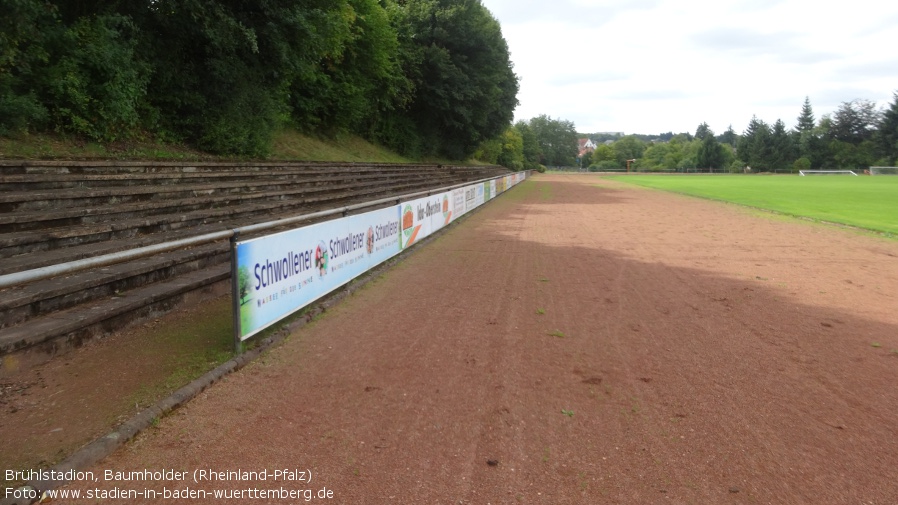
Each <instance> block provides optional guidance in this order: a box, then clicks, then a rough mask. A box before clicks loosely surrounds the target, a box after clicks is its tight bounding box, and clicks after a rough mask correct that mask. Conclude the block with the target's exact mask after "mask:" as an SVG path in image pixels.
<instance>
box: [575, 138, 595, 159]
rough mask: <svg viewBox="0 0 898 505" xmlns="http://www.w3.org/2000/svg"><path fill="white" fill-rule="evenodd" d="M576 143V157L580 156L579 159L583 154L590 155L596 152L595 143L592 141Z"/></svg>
mask: <svg viewBox="0 0 898 505" xmlns="http://www.w3.org/2000/svg"><path fill="white" fill-rule="evenodd" d="M577 142H578V144H579V151H578V152H579V154H578V156H580V157H581V158H582V157H583V155H584V154H586V153H591V152H593V151H595V150H596V143H595V142H593V141H592V139H579V140H578V141H577Z"/></svg>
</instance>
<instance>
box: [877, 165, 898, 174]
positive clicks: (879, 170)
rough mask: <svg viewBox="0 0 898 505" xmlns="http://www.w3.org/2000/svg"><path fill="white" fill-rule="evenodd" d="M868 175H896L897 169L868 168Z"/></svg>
mask: <svg viewBox="0 0 898 505" xmlns="http://www.w3.org/2000/svg"><path fill="white" fill-rule="evenodd" d="M870 175H898V167H870Z"/></svg>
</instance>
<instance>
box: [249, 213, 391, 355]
mask: <svg viewBox="0 0 898 505" xmlns="http://www.w3.org/2000/svg"><path fill="white" fill-rule="evenodd" d="M399 236H400V222H399V206H395V207H389V208H387V209H382V210H376V211H373V212H367V213H365V214H359V215H357V216H349V217H344V218H342V219H337V220H334V221H328V222H325V223H319V224H314V225H311V226H306V227H304V228H299V229H296V230H290V231H286V232H282V233H277V234H274V235H269V236H267V237H262V238H258V239H253V240H248V241H245V242H238V243H237V250H236V254H237V293H238V297H239V307H240V333H239V337H240V340H245V339H247V338H249V337H250V336H252V335H253V334H255V333H257V332H259V331H261V330H263V329H265V328H266V327H268V326H270V325H271V324H273V323H275V322H277V321H278V320H280V319H282V318H284V317H286V316H288V315H290V314H292V313H293V312H295V311H297V310H299V309H300V308H302V307H304V306H306V305H308V304H309V303H311V302H313V301H315V300H317V299H318V298H321V297H322V296H324V295H326V294H327V293H330V292H331V291H333V290H334V289H336V288H338V287H340V286H342V285H344V284H346V283H347V282H349V281H350V280H352V279H353V278H355V277H357V276H359V275H361V274H362V273H364V272H365V271H367V270H369V269H370V268H372V267H374V266H376V265H378V264H379V263H381V262H383V261H386V260H387V259H389V258H391V257H393V256H395V255H396V254H398V253H399V250H400V249H399Z"/></svg>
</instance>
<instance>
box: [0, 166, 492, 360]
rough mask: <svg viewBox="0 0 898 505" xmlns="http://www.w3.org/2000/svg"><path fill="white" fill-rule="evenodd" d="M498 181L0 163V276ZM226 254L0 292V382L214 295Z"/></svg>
mask: <svg viewBox="0 0 898 505" xmlns="http://www.w3.org/2000/svg"><path fill="white" fill-rule="evenodd" d="M501 173H507V172H505V171H504V169H501V168H499V167H436V166H432V165H428V166H425V165H396V164H352V163H263V164H222V163H197V164H178V163H161V164H158V163H116V162H105V163H91V162H50V163H46V162H26V163H22V162H18V163H16V162H7V161H0V259H2V261H0V275H5V274H9V273H14V272H19V271H25V270H30V269H34V268H39V267H43V266H50V265H55V264H59V263H63V262H67V261H73V260H77V259H84V258H90V257H96V256H101V255H105V254H110V253H114V252H120V251H125V250H130V249H135V248H138V247H143V246H146V245H152V244H158V243H162V242H168V241H173V240H178V239H182V238H187V237H192V236H198V235H203V234H207V233H212V232H216V231H221V230H226V229H233V228H237V227H241V226H246V225H250V224H257V223H261V222H265V221H273V220H277V219H282V218H286V217H292V216H298V215H302V214H308V213H311V212H316V211H320V210H325V209H329V208H336V207H340V206H343V205H348V204H353V203H360V202H363V201H371V200H375V199H379V198H383V197H391V196H399V195H402V194H409V193H414V192H418V191H423V190H432V189H437V188H439V187H443V186H448V185H452V184H457V183H462V182H467V181H472V180H476V179H482V178H485V177H488V176H494V175H500V174H501ZM321 220H324V219H318V220H317V221H321ZM312 222H314V221H309V224H311V223H312ZM295 226H296V225H293V226H292V227H295ZM275 231H277V230H269V231H265V232H259V234H268V233H272V232H275ZM251 236H252V235H247V236H246V238H250V237H251ZM229 255H230V251H229V249H228V245H227V242H226V241H220V242H216V243H212V244H204V245H200V246H196V247H192V248H185V249H181V250H177V251H170V252H167V253H161V254H156V255H154V256H152V257H148V258H142V259H137V260H131V261H126V262H122V263H118V264H114V265H110V266H107V267H103V268H99V269H94V270H89V271H84V272H75V273H72V274H69V275H65V276H60V277H56V278H52V279H46V280H42V281H36V282H33V283H30V284H28V285H22V286H13V287H11V288H7V289H5V290H0V358H2V359H0V376H4V375H8V374H9V373H11V372H10V370H12V369H15V368H16V366H17V365H16V363H18V364H19V365H21V363H26V362H28V363H35V362H40V361H46V359H50V358H51V357H52V356H54V355H55V354H57V353H58V352H61V351H64V350H66V349H69V348H71V347H75V346H78V345H80V343H81V342H82V341H84V340H85V339H88V338H94V337H96V336H101V335H104V334H107V333H109V332H111V331H114V330H116V329H117V328H120V327H122V326H123V325H125V324H128V323H130V322H131V321H135V320H139V319H140V318H142V317H146V316H147V315H151V314H160V313H163V312H165V311H166V310H168V309H170V308H171V307H174V306H177V304H180V303H184V302H186V301H190V300H193V301H199V300H202V299H203V297H204V296H210V293H211V292H215V293H218V294H223V293H226V292H227V289H228V284H227V282H226V281H227V279H228V278H229V276H230V272H229V266H230V265H229V262H228V260H229ZM35 360H37V361H35Z"/></svg>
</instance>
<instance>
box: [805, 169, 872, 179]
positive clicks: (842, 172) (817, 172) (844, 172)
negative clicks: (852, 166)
mask: <svg viewBox="0 0 898 505" xmlns="http://www.w3.org/2000/svg"><path fill="white" fill-rule="evenodd" d="M798 174H799V175H801V176H802V177H803V176H805V175H853V176H855V177H857V174H856V173H854V172H852V171H851V170H799V171H798Z"/></svg>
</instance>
